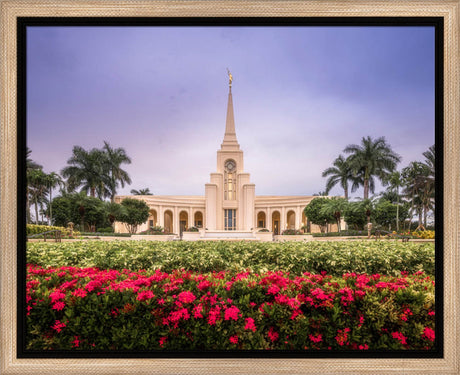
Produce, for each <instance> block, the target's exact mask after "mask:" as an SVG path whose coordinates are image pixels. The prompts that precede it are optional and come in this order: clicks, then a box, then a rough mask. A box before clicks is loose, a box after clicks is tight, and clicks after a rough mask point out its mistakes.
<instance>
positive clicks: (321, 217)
mask: <svg viewBox="0 0 460 375" xmlns="http://www.w3.org/2000/svg"><path fill="white" fill-rule="evenodd" d="M328 200H329V199H328V198H314V199H313V200H312V201H311V202H310V203H309V204H308V205H307V206H306V207H305V208H304V210H303V212H304V214H305V216H306V217H307V218H308V220H310V222H312V223H313V224H316V225H319V226H321V232H324V228H325V226H327V224H331V223H335V222H336V219H335V217H334V216H333V215H331V214H325V213H323V212H321V209H322V208H323V206H324V205H325V204H326V203H327V201H328Z"/></svg>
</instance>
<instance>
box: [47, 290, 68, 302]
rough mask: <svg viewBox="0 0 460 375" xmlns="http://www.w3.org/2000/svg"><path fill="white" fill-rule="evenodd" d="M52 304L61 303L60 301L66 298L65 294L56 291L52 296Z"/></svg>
mask: <svg viewBox="0 0 460 375" xmlns="http://www.w3.org/2000/svg"><path fill="white" fill-rule="evenodd" d="M50 298H51V302H56V301H59V300H60V299H64V298H65V293H62V292H61V291H60V290H55V291H54V292H53V293H51V294H50Z"/></svg>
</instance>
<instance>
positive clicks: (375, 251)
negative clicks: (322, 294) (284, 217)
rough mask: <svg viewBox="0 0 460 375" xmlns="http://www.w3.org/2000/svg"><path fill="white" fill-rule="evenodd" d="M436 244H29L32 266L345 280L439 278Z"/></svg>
mask: <svg viewBox="0 0 460 375" xmlns="http://www.w3.org/2000/svg"><path fill="white" fill-rule="evenodd" d="M434 260H435V256H434V244H433V243H423V244H417V243H412V242H404V243H402V242H395V241H350V242H329V241H310V242H282V243H279V242H245V241H239V242H233V241H232V242H226V241H215V242H214V241H210V242H201V241H195V242H193V241H177V242H176V241H174V242H173V241H170V242H161V241H110V242H96V241H84V242H82V241H79V242H67V243H55V242H29V243H28V244H27V262H28V263H31V264H37V265H39V266H42V267H48V266H52V267H61V266H75V267H99V268H102V269H106V268H110V269H117V270H123V269H124V268H130V269H151V270H154V269H161V270H162V271H164V272H172V271H173V270H175V269H180V268H184V269H188V270H191V271H197V272H213V271H216V272H219V271H224V270H237V271H242V270H246V269H251V270H252V271H253V272H266V271H268V270H270V271H276V270H282V271H286V272H292V273H293V274H302V273H303V272H306V271H308V272H312V273H320V272H321V271H326V272H327V273H328V274H331V275H336V276H341V275H342V274H344V273H347V272H357V273H368V274H373V273H380V274H383V275H397V274H398V273H400V272H401V271H408V272H410V273H414V272H417V271H425V272H426V273H428V274H429V275H434Z"/></svg>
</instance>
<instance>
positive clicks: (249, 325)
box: [244, 318, 257, 332]
mask: <svg viewBox="0 0 460 375" xmlns="http://www.w3.org/2000/svg"><path fill="white" fill-rule="evenodd" d="M244 329H250V330H251V331H252V332H255V331H256V330H257V328H256V326H255V324H254V319H252V318H246V325H245V326H244Z"/></svg>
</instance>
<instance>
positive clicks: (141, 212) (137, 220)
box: [119, 198, 149, 234]
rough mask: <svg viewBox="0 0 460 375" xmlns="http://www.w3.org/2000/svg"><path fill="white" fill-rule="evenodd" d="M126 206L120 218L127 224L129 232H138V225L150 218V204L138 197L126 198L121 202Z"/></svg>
mask: <svg viewBox="0 0 460 375" xmlns="http://www.w3.org/2000/svg"><path fill="white" fill-rule="evenodd" d="M121 205H122V206H123V207H124V210H123V213H122V214H121V216H120V218H119V220H120V221H121V222H122V223H124V224H125V225H126V228H127V229H128V232H129V233H131V234H133V233H136V231H137V227H138V226H139V225H141V224H142V223H145V222H146V221H147V219H148V218H149V206H147V204H146V203H145V202H144V201H142V200H138V199H132V198H126V199H124V200H123V201H122V202H121Z"/></svg>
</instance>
